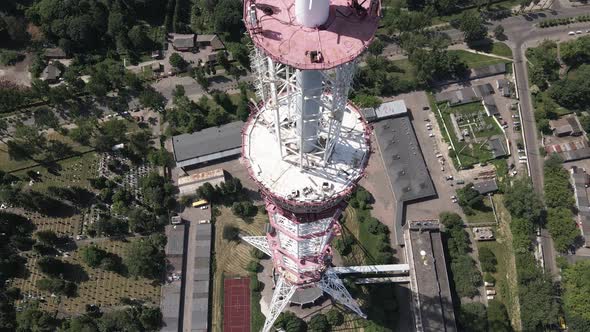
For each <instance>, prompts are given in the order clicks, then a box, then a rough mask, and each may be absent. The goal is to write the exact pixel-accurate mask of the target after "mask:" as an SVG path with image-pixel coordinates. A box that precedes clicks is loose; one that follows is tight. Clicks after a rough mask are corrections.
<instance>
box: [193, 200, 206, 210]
mask: <svg viewBox="0 0 590 332" xmlns="http://www.w3.org/2000/svg"><path fill="white" fill-rule="evenodd" d="M207 204H209V202H207V200H205V199H200V200H198V201H194V202H193V207H194V208H198V207H201V206H204V205H207Z"/></svg>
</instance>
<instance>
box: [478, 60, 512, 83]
mask: <svg viewBox="0 0 590 332" xmlns="http://www.w3.org/2000/svg"><path fill="white" fill-rule="evenodd" d="M505 73H506V63H497V64H494V65H489V66H483V67H477V68H472V69H471V75H470V76H469V78H470V79H472V80H473V79H476V78H484V77H488V76H495V75H500V74H505Z"/></svg>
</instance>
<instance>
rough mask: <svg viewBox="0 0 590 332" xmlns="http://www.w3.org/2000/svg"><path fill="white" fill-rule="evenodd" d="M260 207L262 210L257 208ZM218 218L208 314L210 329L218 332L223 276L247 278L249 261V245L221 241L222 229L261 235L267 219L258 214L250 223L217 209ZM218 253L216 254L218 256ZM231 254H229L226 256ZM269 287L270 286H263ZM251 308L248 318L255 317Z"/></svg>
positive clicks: (216, 219)
mask: <svg viewBox="0 0 590 332" xmlns="http://www.w3.org/2000/svg"><path fill="white" fill-rule="evenodd" d="M261 208H262V207H261ZM219 211H220V215H219V216H217V217H216V218H215V223H214V227H215V246H214V250H215V252H214V253H213V255H214V264H215V266H214V267H213V296H212V308H213V309H212V313H211V318H212V319H211V322H212V323H211V325H212V326H211V330H212V331H221V330H222V329H223V327H222V322H223V279H224V277H237V276H244V277H247V276H249V273H248V271H246V269H245V267H246V265H248V263H249V262H250V261H251V260H252V257H251V255H250V250H251V249H252V246H250V245H249V244H247V243H245V242H240V243H236V242H229V241H227V240H225V239H223V227H224V226H226V225H232V226H236V227H238V228H240V232H241V233H242V234H248V235H263V234H264V224H265V223H267V222H268V216H266V215H264V214H262V213H258V215H257V216H255V217H254V220H253V221H252V222H251V223H246V222H245V221H243V220H242V219H240V218H238V217H236V216H234V214H233V213H232V212H231V209H230V208H227V207H219ZM218 253H220V254H219V255H218ZM228 253H231V254H228ZM265 287H271V285H265ZM255 311H258V310H255V307H252V308H251V313H252V315H255V314H256V313H255Z"/></svg>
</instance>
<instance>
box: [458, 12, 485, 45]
mask: <svg viewBox="0 0 590 332" xmlns="http://www.w3.org/2000/svg"><path fill="white" fill-rule="evenodd" d="M459 22H460V23H459V30H461V31H462V32H463V36H464V38H465V42H466V43H467V44H468V45H472V44H473V43H474V42H477V41H480V40H483V39H485V38H486V36H487V34H488V29H487V28H486V26H485V24H484V23H485V22H484V20H483V19H482V17H481V16H480V15H474V14H473V13H470V12H464V13H463V14H462V15H461V17H460V18H459Z"/></svg>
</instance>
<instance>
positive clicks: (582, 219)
mask: <svg viewBox="0 0 590 332" xmlns="http://www.w3.org/2000/svg"><path fill="white" fill-rule="evenodd" d="M570 174H571V182H572V186H573V187H574V197H575V199H576V207H577V208H578V215H577V222H578V227H579V228H580V233H581V235H582V236H583V237H584V246H585V247H587V248H590V198H589V193H588V186H590V177H589V176H588V173H586V170H585V169H583V168H581V167H572V168H571V169H570Z"/></svg>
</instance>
